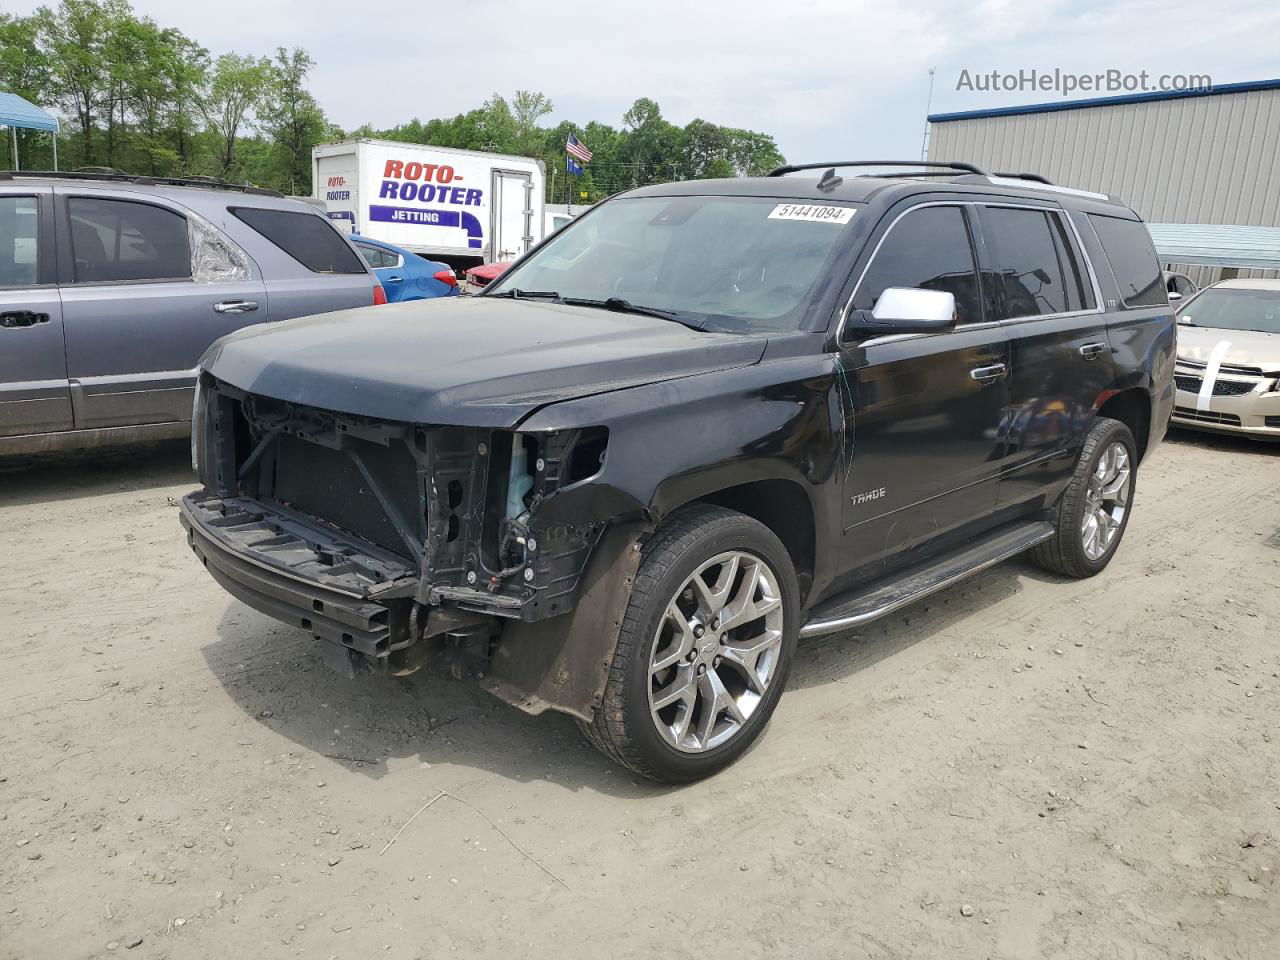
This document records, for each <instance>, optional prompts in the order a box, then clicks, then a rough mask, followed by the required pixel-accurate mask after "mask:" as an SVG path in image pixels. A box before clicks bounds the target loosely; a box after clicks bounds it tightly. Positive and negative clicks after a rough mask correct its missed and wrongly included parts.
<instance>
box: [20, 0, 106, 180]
mask: <svg viewBox="0 0 1280 960" xmlns="http://www.w3.org/2000/svg"><path fill="white" fill-rule="evenodd" d="M127 13H128V5H127V4H126V3H124V2H123V0H103V2H99V0H62V2H61V3H60V4H59V5H58V8H57V10H56V11H54V10H51V9H50V8H49V7H40V8H39V9H38V10H36V12H35V19H36V23H37V43H38V45H39V48H40V51H41V53H43V55H44V57H45V60H46V61H47V62H48V64H49V71H50V78H49V94H50V98H51V99H52V100H54V101H55V102H57V103H58V104H59V106H61V107H62V108H63V109H65V110H66V111H67V112H68V113H70V114H72V115H73V116H74V117H75V118H76V122H77V125H78V126H79V129H80V160H81V162H82V163H86V164H89V163H93V162H94V159H95V157H96V152H95V148H94V136H93V135H94V131H95V129H96V128H95V125H94V121H95V120H96V119H97V117H98V115H99V111H100V110H102V109H108V110H109V109H110V104H111V94H110V86H111V76H110V72H109V71H108V70H107V61H106V52H107V40H108V36H109V35H110V32H111V24H112V22H113V21H114V20H116V19H118V18H119V17H121V16H124V15H126V14H127Z"/></svg>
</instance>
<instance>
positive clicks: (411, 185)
mask: <svg viewBox="0 0 1280 960" xmlns="http://www.w3.org/2000/svg"><path fill="white" fill-rule="evenodd" d="M382 177H383V180H382V186H381V188H380V189H379V190H378V199H379V200H409V201H417V202H418V203H448V204H452V205H455V206H460V207H478V206H480V198H481V197H482V196H483V193H484V192H483V191H482V190H480V189H478V188H476V187H459V186H455V184H457V183H459V182H460V181H461V180H462V177H460V176H458V174H457V173H456V172H455V171H454V169H453V167H451V166H449V165H448V164H443V163H442V164H435V163H418V162H417V161H413V160H411V161H409V162H408V163H405V162H404V161H403V160H388V161H387V165H386V168H385V169H384V170H383V171H382Z"/></svg>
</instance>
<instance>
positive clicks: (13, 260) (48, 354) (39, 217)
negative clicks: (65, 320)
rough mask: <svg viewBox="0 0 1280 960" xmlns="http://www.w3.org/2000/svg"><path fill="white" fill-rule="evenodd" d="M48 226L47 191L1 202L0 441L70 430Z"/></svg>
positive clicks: (23, 191) (30, 190)
mask: <svg viewBox="0 0 1280 960" xmlns="http://www.w3.org/2000/svg"><path fill="white" fill-rule="evenodd" d="M53 223H54V220H53V194H52V191H51V190H50V188H49V187H36V186H27V185H23V186H22V187H21V188H20V189H17V190H15V191H13V192H8V191H6V192H4V193H3V194H0V437H12V436H20V435H22V434H31V433H49V432H51V431H56V430H69V429H71V425H72V417H71V389H70V386H69V384H68V383H67V359H66V354H65V353H64V351H63V345H62V301H61V300H60V299H59V297H58V287H57V284H56V283H55V282H54V281H55V279H56V275H57V274H56V269H55V257H54V231H53Z"/></svg>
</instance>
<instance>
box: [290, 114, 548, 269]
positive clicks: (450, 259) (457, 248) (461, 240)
mask: <svg viewBox="0 0 1280 960" xmlns="http://www.w3.org/2000/svg"><path fill="white" fill-rule="evenodd" d="M311 173H312V183H313V184H314V192H315V195H316V198H317V199H319V200H322V201H324V204H325V207H326V209H327V212H328V215H329V217H330V218H331V219H333V220H334V221H335V225H336V226H338V227H340V228H342V229H346V230H349V231H350V232H353V233H359V234H362V235H363V236H366V237H369V238H371V239H373V240H382V241H383V242H385V243H392V244H395V245H396V246H398V247H404V248H405V249H407V250H412V251H413V252H414V253H420V254H422V255H423V256H426V257H430V258H431V259H433V260H443V261H445V262H446V263H448V264H450V265H451V266H452V267H454V269H456V270H459V271H461V270H465V269H466V268H467V267H473V266H476V265H477V264H480V263H493V262H495V261H503V260H514V259H516V257H519V256H520V255H522V254H523V253H525V252H526V251H527V250H529V249H530V248H531V247H533V246H534V244H536V243H538V242H539V241H541V240H542V236H543V196H544V192H545V182H546V171H545V170H544V169H543V164H542V161H541V160H534V159H531V158H529V157H508V156H503V155H501V154H496V153H479V152H476V151H474V150H454V149H451V148H448V147H431V146H424V145H422V144H417V143H399V142H396V141H392V140H368V139H359V140H343V141H340V142H338V143H322V144H320V145H319V146H317V147H315V149H313V150H312V152H311Z"/></svg>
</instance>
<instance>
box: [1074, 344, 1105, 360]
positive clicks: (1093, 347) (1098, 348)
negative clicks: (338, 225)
mask: <svg viewBox="0 0 1280 960" xmlns="http://www.w3.org/2000/svg"><path fill="white" fill-rule="evenodd" d="M1106 352H1107V345H1106V344H1105V343H1086V344H1085V345H1084V346H1083V347H1081V348H1080V356H1082V357H1084V358H1085V359H1086V360H1096V359H1097V358H1098V357H1100V356H1102V355H1103V354H1104V353H1106Z"/></svg>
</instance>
